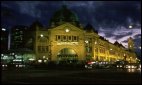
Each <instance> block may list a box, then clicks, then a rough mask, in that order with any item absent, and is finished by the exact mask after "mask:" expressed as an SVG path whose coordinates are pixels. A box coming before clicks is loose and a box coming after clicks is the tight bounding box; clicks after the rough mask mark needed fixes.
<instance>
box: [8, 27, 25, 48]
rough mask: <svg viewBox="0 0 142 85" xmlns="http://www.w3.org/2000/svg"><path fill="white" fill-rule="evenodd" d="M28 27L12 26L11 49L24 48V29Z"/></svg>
mask: <svg viewBox="0 0 142 85" xmlns="http://www.w3.org/2000/svg"><path fill="white" fill-rule="evenodd" d="M27 28H28V27H26V26H23V25H17V26H14V27H13V28H12V29H11V46H10V48H11V49H18V48H24V43H25V39H26V37H25V35H24V33H26V29H27Z"/></svg>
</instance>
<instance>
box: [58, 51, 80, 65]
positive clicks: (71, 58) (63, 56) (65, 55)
mask: <svg viewBox="0 0 142 85" xmlns="http://www.w3.org/2000/svg"><path fill="white" fill-rule="evenodd" d="M57 61H58V62H59V63H60V62H64V63H75V62H77V61H78V55H77V53H76V52H75V51H74V50H73V49H71V48H63V49H62V50H60V51H59V52H58V54H57Z"/></svg>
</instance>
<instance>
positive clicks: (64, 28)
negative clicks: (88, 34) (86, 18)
mask: <svg viewBox="0 0 142 85" xmlns="http://www.w3.org/2000/svg"><path fill="white" fill-rule="evenodd" d="M66 29H69V30H70V31H81V32H83V30H82V29H80V28H78V27H76V26H74V25H72V24H70V23H65V24H62V25H60V26H57V27H55V28H52V29H51V30H52V31H53V30H54V31H57V30H66Z"/></svg>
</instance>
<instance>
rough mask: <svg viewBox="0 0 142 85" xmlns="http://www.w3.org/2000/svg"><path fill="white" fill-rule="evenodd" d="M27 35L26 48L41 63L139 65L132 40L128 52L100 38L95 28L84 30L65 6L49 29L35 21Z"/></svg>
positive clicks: (57, 13) (116, 44)
mask: <svg viewBox="0 0 142 85" xmlns="http://www.w3.org/2000/svg"><path fill="white" fill-rule="evenodd" d="M26 33H27V34H26V35H27V37H26V39H27V43H26V46H27V47H29V48H31V49H32V50H33V51H34V53H35V55H36V59H37V60H41V59H47V60H49V61H72V60H81V61H82V60H94V61H108V62H114V61H117V60H126V61H129V62H131V63H134V62H136V54H135V53H134V52H133V47H134V45H133V40H132V39H131V40H128V46H129V48H128V49H127V48H125V47H123V46H122V45H121V44H119V43H118V42H115V43H114V44H112V43H110V42H109V41H107V40H106V39H104V38H103V37H101V36H99V35H98V33H97V31H96V30H95V29H94V28H93V27H92V26H91V25H89V24H88V25H87V26H86V27H83V26H82V25H81V24H80V23H79V20H78V18H77V16H76V15H75V14H74V13H73V12H71V11H70V10H69V9H67V8H66V7H65V6H64V7H62V8H61V9H60V10H59V11H57V12H55V14H54V15H53V16H52V17H51V20H50V26H49V28H45V27H43V26H42V25H41V24H40V23H39V22H38V21H35V22H34V23H33V24H32V25H31V26H30V29H28V32H26Z"/></svg>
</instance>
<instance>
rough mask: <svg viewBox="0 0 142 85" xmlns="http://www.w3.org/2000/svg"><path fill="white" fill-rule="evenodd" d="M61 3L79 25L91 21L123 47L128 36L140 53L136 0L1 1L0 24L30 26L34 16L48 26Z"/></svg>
mask: <svg viewBox="0 0 142 85" xmlns="http://www.w3.org/2000/svg"><path fill="white" fill-rule="evenodd" d="M62 5H67V7H68V8H69V9H70V10H72V11H73V12H74V13H75V14H76V15H77V16H78V19H79V21H80V23H81V24H82V25H83V26H85V25H86V24H88V23H90V24H92V25H93V27H94V28H95V29H96V30H97V31H98V32H99V35H101V36H103V37H105V38H106V39H108V40H109V41H110V42H111V43H114V42H115V41H116V40H117V41H118V42H119V43H122V44H123V45H124V46H125V47H127V39H128V38H129V37H132V38H133V39H134V41H135V48H136V50H137V52H138V51H139V53H140V49H139V48H138V47H140V46H141V2H140V1H2V2H1V26H2V28H6V29H10V28H11V27H12V26H14V25H25V26H30V25H31V24H32V23H33V21H35V20H37V19H38V20H39V21H40V22H41V23H42V24H43V25H44V26H45V27H48V23H49V20H50V18H51V17H52V15H53V14H54V13H55V12H56V11H57V10H59V9H60V8H61V7H62ZM130 26H132V28H131V27H130Z"/></svg>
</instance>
